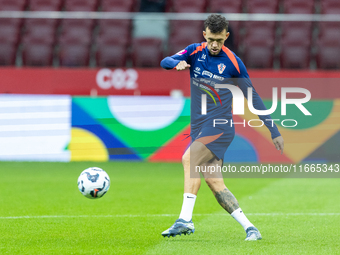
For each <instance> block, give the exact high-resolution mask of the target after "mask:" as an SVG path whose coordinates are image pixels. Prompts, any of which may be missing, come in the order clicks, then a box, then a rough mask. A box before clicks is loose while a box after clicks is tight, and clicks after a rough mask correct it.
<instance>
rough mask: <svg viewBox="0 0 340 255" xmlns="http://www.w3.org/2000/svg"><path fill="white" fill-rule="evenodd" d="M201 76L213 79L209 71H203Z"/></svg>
mask: <svg viewBox="0 0 340 255" xmlns="http://www.w3.org/2000/svg"><path fill="white" fill-rule="evenodd" d="M202 75H206V76H209V77H210V78H211V77H213V74H212V73H211V72H209V71H203V73H202Z"/></svg>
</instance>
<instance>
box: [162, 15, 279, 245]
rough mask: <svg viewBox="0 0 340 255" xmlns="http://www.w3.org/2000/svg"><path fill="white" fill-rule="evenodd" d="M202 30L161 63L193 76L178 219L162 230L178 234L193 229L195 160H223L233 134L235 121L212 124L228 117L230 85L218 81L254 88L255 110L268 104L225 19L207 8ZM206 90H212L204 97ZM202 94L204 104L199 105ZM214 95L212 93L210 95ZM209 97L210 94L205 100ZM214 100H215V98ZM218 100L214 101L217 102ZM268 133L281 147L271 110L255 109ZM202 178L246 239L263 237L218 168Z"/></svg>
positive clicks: (244, 89)
mask: <svg viewBox="0 0 340 255" xmlns="http://www.w3.org/2000/svg"><path fill="white" fill-rule="evenodd" d="M203 36H204V38H205V39H206V42H203V43H194V44H191V45H189V46H187V47H186V48H185V49H184V50H182V51H180V52H178V53H177V54H175V55H173V56H171V57H166V58H165V59H163V60H162V62H161V66H162V67H163V68H165V69H174V68H175V69H176V70H177V71H183V70H186V69H190V78H191V84H190V85H191V133H190V136H191V139H192V143H191V145H190V147H189V148H188V149H187V151H186V152H185V153H184V155H183V158H182V163H183V167H184V199H183V205H182V210H181V213H180V215H179V219H177V220H176V221H175V223H174V224H173V225H172V226H171V227H170V228H169V229H167V230H165V231H164V232H163V233H162V235H163V236H164V237H165V236H168V237H170V236H176V235H181V234H185V235H186V234H191V233H194V231H195V228H194V224H193V222H192V213H193V209H194V205H195V200H196V195H197V192H198V190H199V188H200V185H201V179H200V176H199V173H198V172H195V166H216V165H219V166H222V164H223V157H224V154H225V152H226V150H227V148H228V146H229V145H230V143H231V142H232V140H233V138H234V134H235V130H234V125H227V124H225V125H214V124H215V123H214V120H215V119H228V120H229V122H228V123H232V113H231V103H232V93H231V91H230V90H228V89H225V88H223V89H218V88H216V85H217V84H232V85H234V86H238V87H239V88H240V89H241V91H242V92H243V94H244V96H245V97H248V88H249V87H250V88H252V97H253V105H254V108H255V109H257V110H266V107H265V106H264V104H263V101H262V99H261V98H260V96H259V95H258V94H257V92H256V91H255V89H254V88H253V86H252V83H251V81H250V79H249V75H248V73H247V70H246V67H245V66H244V64H243V63H242V61H241V60H240V58H238V57H237V56H236V55H235V53H233V52H232V51H230V50H229V49H228V48H227V47H225V46H223V45H224V42H225V40H226V39H227V38H228V36H229V33H228V21H227V20H226V19H225V18H224V17H223V16H222V15H219V14H211V15H210V16H209V17H208V18H207V19H206V20H205V22H204V31H203ZM207 94H208V95H209V96H210V97H208V96H207ZM202 95H205V97H206V99H205V100H206V107H205V108H206V109H203V108H204V104H202V107H201V101H202V98H204V96H202ZM215 97H217V98H216V100H215V99H213V98H215ZM207 99H209V100H207ZM214 101H215V102H214ZM216 101H217V103H216ZM259 118H260V119H261V120H262V121H263V122H264V124H265V125H266V127H267V128H268V129H269V131H270V133H271V137H272V139H273V143H274V145H275V147H276V149H277V150H281V154H282V153H283V146H284V144H283V138H282V137H281V135H280V133H279V131H278V129H277V127H276V125H275V124H274V123H273V121H272V119H271V117H270V116H269V115H259ZM203 177H204V178H205V181H206V183H207V184H208V186H209V188H210V189H211V191H212V192H213V194H214V195H215V197H216V199H217V201H218V203H219V204H220V205H221V206H222V207H223V208H224V209H225V210H226V211H227V212H228V213H230V214H231V216H232V217H233V218H234V219H235V220H236V221H237V222H239V223H240V224H241V225H242V227H243V228H244V230H245V231H246V239H245V240H260V239H262V237H261V234H260V232H259V230H258V229H257V228H256V227H255V226H254V225H253V224H252V223H251V222H250V221H249V220H248V219H247V217H246V216H245V214H244V213H243V211H242V210H241V208H240V207H239V204H238V202H237V200H236V198H235V196H234V195H233V194H232V193H231V192H230V191H229V190H228V188H227V187H226V186H225V184H224V181H223V178H222V174H215V175H213V178H210V177H211V176H208V174H207V173H205V174H204V173H203Z"/></svg>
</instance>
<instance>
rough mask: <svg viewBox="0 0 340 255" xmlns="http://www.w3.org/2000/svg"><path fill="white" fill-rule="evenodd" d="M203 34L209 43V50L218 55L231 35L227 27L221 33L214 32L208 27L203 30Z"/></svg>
mask: <svg viewBox="0 0 340 255" xmlns="http://www.w3.org/2000/svg"><path fill="white" fill-rule="evenodd" d="M203 36H204V38H205V40H207V43H208V50H209V52H210V54H211V55H217V54H218V53H220V51H221V49H222V46H223V45H224V42H225V40H227V38H228V36H229V32H227V31H226V30H225V29H224V30H223V31H222V32H221V33H216V34H214V33H212V32H211V31H210V29H209V28H208V27H207V28H206V30H205V31H203Z"/></svg>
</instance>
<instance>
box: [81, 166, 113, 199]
mask: <svg viewBox="0 0 340 255" xmlns="http://www.w3.org/2000/svg"><path fill="white" fill-rule="evenodd" d="M109 188H110V177H109V176H108V174H107V173H106V172H105V171H104V170H103V169H101V168H99V167H90V168H87V169H85V170H84V171H83V172H82V173H81V174H80V176H79V178H78V189H79V191H80V192H81V194H83V195H84V196H85V197H87V198H100V197H102V196H104V195H105V193H106V192H107V191H108V190H109Z"/></svg>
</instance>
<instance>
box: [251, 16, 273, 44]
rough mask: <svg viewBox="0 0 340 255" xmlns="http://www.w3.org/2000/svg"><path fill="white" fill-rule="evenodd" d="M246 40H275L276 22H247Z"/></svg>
mask: <svg viewBox="0 0 340 255" xmlns="http://www.w3.org/2000/svg"><path fill="white" fill-rule="evenodd" d="M245 29H246V33H245V37H246V38H245V40H255V41H267V40H269V41H274V39H275V22H270V21H253V22H246V23H245Z"/></svg>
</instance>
